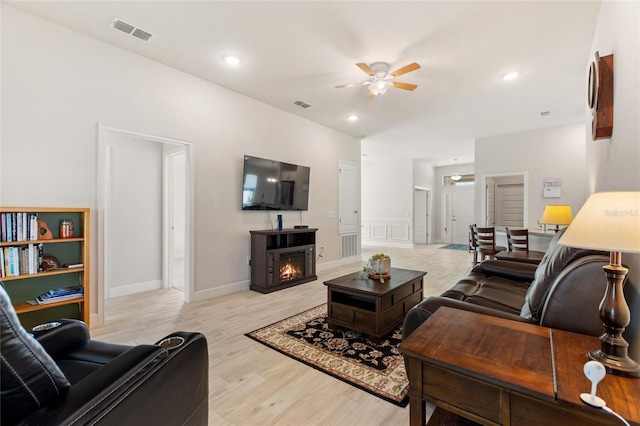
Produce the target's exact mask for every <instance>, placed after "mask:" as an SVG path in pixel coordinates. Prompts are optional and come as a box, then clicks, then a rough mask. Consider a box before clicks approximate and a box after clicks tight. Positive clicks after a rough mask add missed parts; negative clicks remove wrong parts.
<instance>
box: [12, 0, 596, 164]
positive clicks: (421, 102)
mask: <svg viewBox="0 0 640 426" xmlns="http://www.w3.org/2000/svg"><path fill="white" fill-rule="evenodd" d="M3 1H4V2H5V3H6V4H9V5H11V6H14V7H16V8H19V9H22V10H24V11H26V12H29V13H32V14H34V15H38V16H40V17H43V18H45V19H47V20H50V21H53V22H55V23H58V24H60V25H63V26H65V27H68V28H71V29H73V30H76V31H78V32H80V33H84V34H87V35H89V36H91V37H95V38H96V39H99V40H103V41H105V42H107V43H110V44H113V45H116V46H119V47H121V48H123V49H126V50H129V51H131V52H135V53H137V54H140V55H143V56H146V57H148V58H151V59H155V60H157V61H159V62H162V63H164V64H167V65H170V66H172V67H175V68H178V69H181V70H184V71H186V72H188V73H191V74H193V75H195V76H198V77H200V78H203V79H205V80H209V81H211V82H213V83H216V84H218V85H220V86H224V87H226V88H228V89H230V90H233V91H235V92H238V93H242V94H244V95H246V96H249V97H251V98H255V99H258V100H260V101H263V102H265V103H267V104H270V105H273V106H275V107H277V108H280V109H283V110H286V111H289V112H291V113H293V114H296V115H299V116H301V117H305V118H307V119H309V120H311V121H314V122H317V123H320V124H323V125H325V126H328V127H331V128H333V129H336V130H339V131H341V132H344V133H348V134H350V135H353V136H356V137H362V138H364V143H363V154H367V155H372V156H376V155H385V156H388V157H400V158H418V159H424V160H425V161H426V162H428V163H431V164H439V165H443V164H453V162H454V161H453V159H454V158H457V159H458V163H459V164H460V163H466V162H473V141H474V139H476V138H483V137H489V136H496V135H502V134H510V133H515V132H521V131H528V130H533V129H539V128H544V127H553V126H559V125H564V124H569V123H576V122H581V121H584V114H585V103H586V89H585V87H586V81H585V78H586V77H585V76H586V70H587V64H588V62H589V58H588V55H589V50H590V46H591V40H592V37H593V33H594V29H595V25H596V20H597V16H598V11H599V9H600V2H599V1H566V0H565V1H530V2H523V1H407V2H402V1H391V2H382V1H282V2H281V1H258V2H251V1H6V0H3ZM114 17H118V18H120V19H122V20H124V21H126V22H128V23H131V24H133V25H135V26H137V27H139V28H141V29H143V30H145V31H148V32H150V33H152V34H153V35H154V37H153V38H152V40H151V41H150V42H144V41H141V40H139V39H137V38H135V37H132V36H129V35H127V34H125V33H123V32H120V31H118V30H115V29H113V28H111V27H110V23H111V21H112V20H113V18H114ZM225 54H235V55H238V56H239V57H240V58H241V60H242V63H241V64H240V65H239V66H237V67H235V68H233V67H230V66H228V65H227V64H225V63H224V62H223V60H222V57H223V56H224V55H225ZM379 61H382V62H388V63H389V64H390V65H391V68H392V69H396V68H399V67H401V66H404V65H407V64H409V63H411V62H414V61H415V62H418V63H419V64H420V65H421V66H422V68H421V69H419V70H417V71H414V72H411V73H409V74H406V75H404V76H401V77H398V78H397V80H398V81H404V82H407V83H414V84H417V85H418V88H417V89H416V90H415V91H413V92H409V91H405V90H399V89H395V88H391V89H389V90H388V91H387V93H386V94H385V95H383V96H381V97H377V98H374V99H372V100H366V99H365V98H366V95H367V89H366V87H363V86H356V87H348V88H343V89H335V88H334V86H335V85H338V84H343V83H355V82H360V81H364V80H366V78H367V75H366V74H365V73H363V72H362V71H361V70H360V69H359V68H357V67H356V66H355V63H356V62H365V63H368V64H370V63H372V62H379ZM511 70H518V71H520V73H521V75H520V77H519V78H518V79H517V80H515V81H510V82H505V81H503V80H502V78H501V77H502V75H503V74H505V73H506V72H508V71H511ZM296 100H303V101H305V102H308V103H309V104H311V105H312V107H311V108H308V109H302V108H300V107H298V106H295V105H293V102H294V101H296ZM543 111H550V112H551V115H549V116H547V117H540V113H541V112H543ZM349 114H357V115H358V116H359V117H360V119H359V120H358V121H357V122H349V121H347V119H346V117H347V115H349ZM514 149H517V147H514Z"/></svg>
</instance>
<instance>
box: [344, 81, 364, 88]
mask: <svg viewBox="0 0 640 426" xmlns="http://www.w3.org/2000/svg"><path fill="white" fill-rule="evenodd" d="M367 83H369V82H368V81H365V82H362V83H349V84H339V85H337V86H336V89H342V88H343V87H353V86H364V85H365V84H367Z"/></svg>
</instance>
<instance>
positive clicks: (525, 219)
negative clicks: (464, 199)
mask: <svg viewBox="0 0 640 426" xmlns="http://www.w3.org/2000/svg"><path fill="white" fill-rule="evenodd" d="M505 176H522V177H523V181H524V188H523V191H524V200H523V202H522V208H523V209H524V211H523V216H522V225H523V227H524V228H528V227H529V172H512V173H488V174H483V175H480V207H479V209H480V210H479V213H480V215H481V216H480V218H481V219H478V224H481V225H483V226H484V225H486V224H487V201H486V200H487V179H488V178H495V177H505ZM476 195H477V194H476Z"/></svg>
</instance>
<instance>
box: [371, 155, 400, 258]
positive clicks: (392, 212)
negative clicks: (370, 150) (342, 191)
mask: <svg viewBox="0 0 640 426" xmlns="http://www.w3.org/2000/svg"><path fill="white" fill-rule="evenodd" d="M360 176H361V178H362V179H361V184H360V186H361V188H362V199H361V209H362V210H361V211H362V222H361V223H362V243H363V244H375V245H388V246H398V247H403V246H410V245H411V244H413V161H412V160H410V159H384V158H374V157H364V158H363V160H362V166H361V173H360Z"/></svg>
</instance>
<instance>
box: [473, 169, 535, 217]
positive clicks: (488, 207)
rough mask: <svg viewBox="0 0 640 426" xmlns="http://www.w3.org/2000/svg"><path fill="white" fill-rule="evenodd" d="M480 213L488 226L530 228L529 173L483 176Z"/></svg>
mask: <svg viewBox="0 0 640 426" xmlns="http://www.w3.org/2000/svg"><path fill="white" fill-rule="evenodd" d="M481 183H482V188H484V189H483V194H482V197H481V200H480V202H481V206H480V211H481V212H483V214H484V218H483V221H484V225H486V226H498V227H505V226H512V227H521V228H526V227H527V226H528V206H529V201H528V199H527V194H528V188H529V176H528V173H526V172H523V173H513V174H499V175H483V176H482V178H481Z"/></svg>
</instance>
